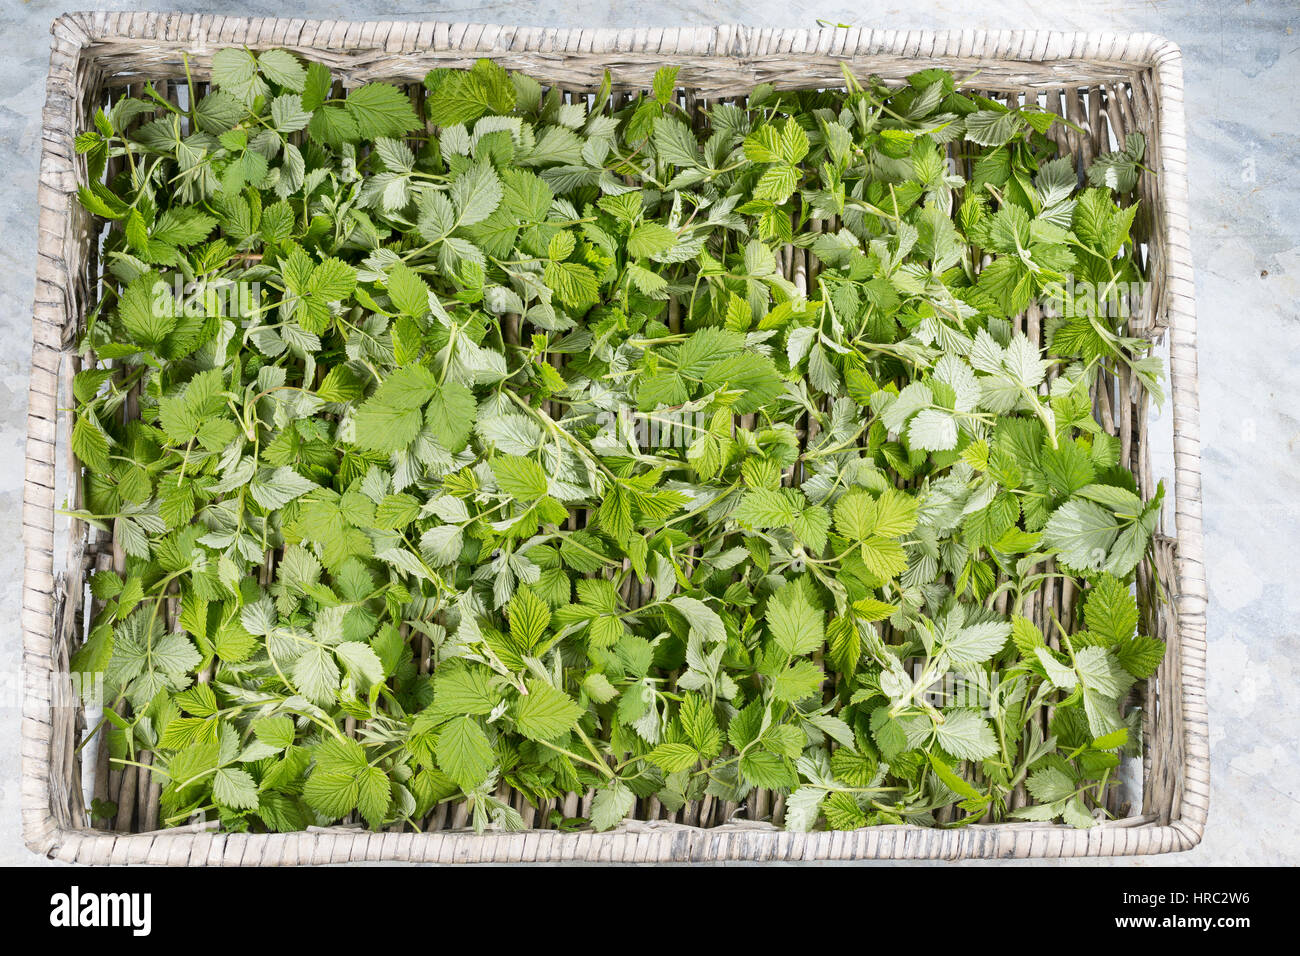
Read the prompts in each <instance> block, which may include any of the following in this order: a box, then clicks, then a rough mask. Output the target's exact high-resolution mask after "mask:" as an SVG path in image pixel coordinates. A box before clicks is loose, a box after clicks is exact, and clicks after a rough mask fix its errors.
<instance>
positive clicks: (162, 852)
mask: <svg viewBox="0 0 1300 956" xmlns="http://www.w3.org/2000/svg"><path fill="white" fill-rule="evenodd" d="M53 34H54V49H53V54H52V57H51V61H50V75H49V82H48V93H47V95H48V100H47V104H46V108H45V117H44V123H45V125H44V152H43V155H42V160H41V167H40V191H39V202H40V234H39V261H38V265H37V285H36V302H35V312H34V319H33V338H34V343H33V351H32V377H31V394H30V402H31V404H30V409H29V413H28V437H27V471H26V485H25V494H24V510H23V542H24V547H25V550H26V571H25V576H24V580H23V618H22V624H23V643H24V667H25V673H26V687H27V696H26V701H25V706H24V712H23V722H22V751H23V784H22V786H23V829H24V835H25V838H26V841H27V844H28V845H29V846H30V847H31V848H32V850H34V851H35V852H38V853H42V854H46V855H48V856H51V857H55V858H58V859H61V860H67V861H76V862H82V863H123V862H142V863H169V864H202V863H222V864H240V863H242V864H296V863H340V862H347V861H361V860H394V861H412V862H480V861H502V862H511V861H514V862H517V861H564V860H586V861H598V862H641V861H713V860H727V859H750V860H809V859H866V858H925V857H931V858H942V859H954V858H960V857H1033V856H1083V855H1091V856H1115V855H1125V854H1136V853H1163V852H1169V851H1176V850H1185V849H1188V848H1190V847H1192V846H1194V845H1196V843H1197V842H1198V841H1199V839H1200V836H1201V832H1202V830H1203V828H1204V825H1205V819H1206V812H1207V801H1208V795H1209V750H1208V741H1207V718H1206V708H1205V604H1206V596H1205V579H1204V565H1203V561H1202V540H1201V502H1200V497H1201V480H1200V436H1199V425H1198V413H1197V399H1196V374H1197V373H1196V325H1195V314H1194V311H1193V300H1192V289H1193V286H1192V268H1191V257H1190V250H1189V239H1188V220H1187V179H1186V141H1185V138H1184V120H1183V92H1182V72H1181V56H1180V54H1179V51H1178V49H1177V48H1176V47H1175V46H1173V45H1172V44H1170V43H1168V42H1166V41H1164V40H1163V39H1161V38H1159V37H1153V36H1149V35H1119V34H1070V33H1046V32H1002V33H981V32H963V33H926V32H909V33H896V32H891V31H875V30H859V29H839V30H812V31H808V30H770V29H753V28H747V27H734V26H720V27H711V28H686V29H626V30H555V29H539V28H523V27H519V28H515V27H502V26H482V25H464V24H446V23H416V22H389V21H384V22H375V21H371V22H342V21H313V20H287V19H241V18H233V17H221V16H199V15H180V14H148V13H135V14H116V13H95V14H74V15H70V16H65V17H63V18H61V19H59V20H58V21H56V22H55V24H54V26H53ZM245 45H246V46H248V47H251V48H254V49H259V48H268V47H283V48H286V49H289V50H292V51H294V52H297V53H299V54H301V55H303V56H305V57H310V58H313V59H317V60H321V61H323V62H324V63H326V64H327V65H328V66H329V67H330V68H331V69H332V70H333V71H334V73H335V75H336V76H341V77H343V78H344V81H345V84H346V85H348V86H354V85H356V84H359V83H362V82H367V81H371V80H389V81H393V82H398V83H411V82H418V81H419V79H420V78H421V77H423V75H424V74H425V73H426V72H427V71H428V70H429V69H431V68H432V67H434V66H469V65H471V64H472V62H473V61H474V60H475V59H476V58H478V57H481V56H489V57H492V58H493V59H495V60H497V61H498V62H500V63H501V64H502V65H503V66H505V67H507V68H508V69H513V70H523V71H526V72H528V73H530V74H532V75H533V76H535V77H537V78H538V79H539V80H541V81H542V82H543V83H544V84H550V85H554V86H559V87H561V88H563V89H565V90H571V91H575V92H580V91H585V90H590V89H593V88H595V87H596V86H597V85H598V84H599V82H600V79H601V77H602V75H603V73H604V71H605V70H606V69H608V70H609V71H610V72H611V74H612V76H613V79H614V83H615V87H616V89H621V90H623V91H628V90H635V89H638V88H644V87H648V86H649V83H650V79H651V77H652V76H653V74H654V71H655V69H656V68H658V67H659V66H662V65H665V64H670V65H680V66H681V67H682V70H681V73H680V75H679V82H680V84H681V86H682V90H681V95H682V97H683V103H684V105H685V106H686V108H687V109H689V110H699V109H703V108H705V107H706V106H707V104H708V103H709V101H711V100H716V99H719V98H725V99H734V98H739V97H743V96H745V95H746V94H747V93H748V91H749V90H751V89H752V88H753V87H754V86H755V85H756V84H758V83H760V82H771V83H774V84H776V85H777V86H779V87H817V86H837V85H839V84H840V83H841V64H847V65H848V66H849V68H850V69H852V70H853V71H854V73H856V74H857V75H859V76H865V75H867V74H869V73H876V74H879V75H880V76H882V77H884V78H885V79H886V80H891V79H894V80H896V79H899V78H901V77H904V76H906V75H908V74H909V73H913V72H915V71H917V70H920V69H923V68H926V67H930V66H939V67H944V68H947V69H949V70H952V71H954V72H955V73H956V74H957V75H958V76H959V77H962V76H971V75H975V79H974V80H973V81H972V83H971V86H972V87H973V88H974V89H976V90H978V91H979V92H981V93H984V94H985V95H989V96H997V97H999V98H1002V99H1003V100H1004V101H1006V102H1008V103H1011V104H1016V103H1019V102H1021V101H1022V98H1023V100H1024V101H1028V102H1033V103H1038V104H1041V105H1043V106H1044V107H1045V108H1047V109H1049V110H1051V111H1053V112H1056V113H1060V114H1062V115H1064V116H1066V117H1067V118H1068V119H1070V120H1071V121H1072V122H1073V123H1074V124H1076V125H1077V126H1078V127H1080V128H1082V130H1083V131H1084V132H1083V133H1078V132H1075V131H1073V130H1070V129H1068V128H1066V127H1065V126H1063V125H1060V124H1058V125H1057V126H1056V127H1054V129H1055V130H1057V131H1058V132H1057V133H1056V134H1055V135H1057V136H1058V137H1059V139H1058V142H1059V144H1060V146H1061V148H1062V150H1063V152H1064V153H1065V154H1069V155H1072V156H1074V158H1075V160H1076V163H1081V164H1083V165H1086V164H1087V163H1089V162H1091V160H1092V159H1093V158H1095V157H1096V156H1097V155H1098V154H1099V153H1101V152H1104V151H1106V150H1108V149H1111V148H1113V144H1114V143H1116V142H1120V141H1122V139H1123V136H1124V134H1125V133H1127V132H1130V131H1134V130H1137V131H1140V132H1142V133H1143V134H1144V135H1145V136H1146V141H1147V144H1148V145H1147V149H1148V152H1147V159H1146V162H1147V164H1148V165H1149V166H1150V167H1151V168H1152V169H1153V170H1154V171H1155V174H1154V175H1152V174H1147V175H1144V176H1143V177H1142V180H1141V185H1140V187H1139V190H1138V198H1140V199H1141V201H1142V215H1141V216H1140V217H1139V223H1140V225H1139V229H1140V232H1141V235H1142V238H1143V240H1144V254H1145V266H1146V271H1147V273H1148V278H1149V281H1150V289H1149V294H1148V295H1147V296H1146V297H1145V302H1146V305H1145V306H1144V309H1143V311H1142V312H1141V313H1140V314H1139V315H1137V316H1135V317H1134V318H1133V319H1132V320H1131V322H1130V331H1131V332H1132V333H1133V334H1135V335H1144V336H1147V337H1149V338H1151V339H1153V340H1155V341H1160V340H1163V339H1167V346H1168V354H1169V362H1170V372H1171V386H1172V387H1171V392H1172V398H1171V400H1172V419H1173V429H1174V445H1173V448H1174V460H1175V495H1174V498H1175V507H1174V512H1175V525H1176V539H1175V538H1174V537H1171V536H1169V535H1168V534H1166V533H1165V531H1164V529H1161V531H1160V532H1158V533H1157V536H1156V543H1155V549H1154V555H1153V557H1152V559H1151V560H1149V561H1147V562H1145V563H1144V564H1143V565H1142V566H1141V567H1140V569H1139V574H1138V585H1137V586H1138V596H1139V601H1140V602H1141V604H1142V606H1143V609H1144V621H1145V627H1146V630H1147V632H1148V633H1150V634H1152V635H1154V636H1156V637H1159V638H1161V639H1163V640H1164V641H1166V642H1167V644H1168V652H1167V654H1166V656H1165V660H1164V664H1163V665H1162V667H1161V669H1160V671H1159V673H1158V674H1157V675H1156V676H1155V677H1154V678H1152V680H1150V681H1149V682H1147V684H1146V686H1145V687H1144V688H1139V692H1140V701H1139V702H1140V703H1141V704H1142V706H1143V707H1144V712H1145V728H1144V731H1145V732H1144V737H1145V745H1146V749H1145V755H1144V759H1143V762H1142V769H1143V786H1142V798H1141V805H1140V806H1137V807H1133V808H1131V809H1129V811H1128V814H1129V815H1127V816H1124V817H1122V818H1120V819H1118V820H1116V821H1113V822H1108V823H1104V824H1101V825H1098V826H1096V827H1094V828H1092V829H1089V830H1075V829H1072V828H1069V827H1063V826H1056V825H1050V824H1037V823H1013V824H990V825H974V826H969V827H966V828H964V829H956V830H943V829H928V828H922V827H912V826H887V827H874V828H865V829H861V830H856V831H851V832H819V833H806V834H804V833H786V832H784V831H782V830H779V829H777V828H775V827H773V826H772V825H771V824H770V823H767V822H750V821H747V820H745V819H744V816H745V812H746V808H743V807H741V808H737V807H734V806H726V805H723V804H721V803H717V802H714V801H712V800H711V799H709V798H706V799H705V800H704V801H702V802H701V803H699V804H694V805H691V806H688V807H687V808H684V809H683V810H682V811H679V812H678V813H676V814H672V815H669V814H666V813H665V812H664V810H663V808H662V807H660V806H659V805H658V804H657V803H655V802H654V801H653V800H647V801H642V802H641V803H640V804H638V807H637V810H636V813H635V816H637V817H639V818H640V819H638V820H633V821H629V822H627V823H625V824H624V825H623V826H622V827H620V828H619V829H617V830H614V831H611V832H608V833H599V834H597V833H591V832H578V833H573V832H561V831H557V830H553V829H532V830H528V831H525V832H521V833H513V834H495V833H489V834H486V835H482V836H480V835H476V834H474V833H473V832H469V831H466V830H464V829H463V826H464V819H463V812H462V813H461V814H460V815H459V816H458V815H456V814H455V813H451V814H448V813H447V811H446V810H445V809H444V810H443V811H441V812H440V813H438V814H435V815H434V816H433V817H432V818H431V819H430V820H427V821H425V824H426V825H425V826H424V827H423V828H422V829H423V832H420V833H415V832H411V831H409V830H408V831H406V832H398V831H393V832H380V833H372V832H369V831H365V830H361V829H357V828H351V827H332V828H329V829H317V830H311V831H308V832H304V833H298V834H224V833H220V832H217V831H216V830H215V829H214V828H213V827H211V826H208V827H189V828H180V829H172V830H165V831H159V830H157V829H156V828H157V826H158V822H157V821H158V813H157V797H158V785H157V784H156V783H154V782H151V780H150V779H149V775H148V774H147V773H146V772H143V771H141V770H139V769H138V768H135V767H128V768H126V770H124V771H123V770H116V769H112V770H110V764H109V762H108V758H107V754H106V752H104V751H105V750H106V748H99V749H100V752H99V756H98V758H93V757H92V758H91V759H98V765H97V773H96V774H95V777H96V789H95V795H96V796H98V797H100V798H101V799H104V800H112V801H114V802H116V803H117V804H118V813H117V816H116V818H115V819H113V820H111V821H108V823H107V827H108V829H92V828H91V827H90V821H89V819H88V816H87V812H86V809H85V805H84V804H85V801H84V798H83V794H82V784H81V778H82V774H81V759H82V758H81V754H80V753H78V751H77V745H78V744H79V743H80V741H81V739H82V735H83V734H84V733H85V730H86V725H85V718H84V714H83V713H82V712H81V710H80V708H79V707H77V706H70V705H69V704H68V694H67V685H68V684H70V679H69V676H68V670H69V656H70V654H71V653H72V651H74V650H75V648H76V646H77V641H78V640H79V636H80V635H81V634H82V633H83V627H84V625H85V622H86V619H87V617H88V615H90V614H91V613H93V611H94V607H93V606H87V604H86V601H85V600H84V598H83V594H84V592H85V580H86V576H87V573H88V572H89V571H90V570H93V569H94V568H96V567H110V566H112V560H113V555H112V543H111V541H107V540H105V538H106V536H104V535H102V534H98V533H97V532H93V531H91V530H90V529H89V528H88V527H87V526H86V525H85V524H83V523H81V522H77V521H73V522H71V523H70V528H68V530H67V533H66V536H65V534H64V532H63V530H62V525H60V533H59V535H58V537H59V540H57V541H56V534H55V528H56V524H55V509H56V507H60V506H61V505H62V503H63V501H64V499H65V498H66V497H70V498H71V503H72V504H73V506H75V505H76V504H77V503H78V502H77V494H78V492H77V485H78V483H77V482H76V481H69V480H68V477H69V476H74V477H75V475H76V469H77V467H78V465H77V463H76V462H75V461H74V460H73V458H72V455H71V452H70V451H69V444H70V442H69V429H70V420H69V416H67V415H66V414H65V413H63V412H61V411H60V410H66V409H68V408H70V407H71V406H72V404H73V401H72V398H71V388H70V382H71V377H72V375H73V373H75V372H76V371H77V369H78V368H79V367H80V366H79V360H78V358H77V357H76V355H75V354H74V350H73V348H72V347H71V343H73V342H74V341H75V339H76V335H77V332H78V329H79V326H80V323H81V322H82V320H83V317H84V315H85V313H86V311H87V309H88V308H90V307H91V306H92V305H93V303H94V301H95V289H96V286H97V282H98V280H97V270H98V262H97V258H96V250H97V241H96V240H97V237H98V227H97V225H96V224H95V223H94V222H93V221H92V219H91V217H90V216H89V215H88V214H87V213H86V212H84V211H83V210H82V209H81V208H80V206H79V205H78V204H77V202H76V198H75V189H76V184H77V178H78V175H79V173H81V172H84V169H83V168H82V166H81V163H80V160H79V159H78V158H77V157H76V155H75V153H74V151H73V137H74V136H75V134H76V132H77V130H78V129H80V128H85V127H86V126H87V124H88V121H89V117H90V115H91V113H92V112H93V110H94V109H95V108H96V107H97V106H98V105H100V104H102V103H103V102H104V101H105V100H106V98H108V97H111V96H114V95H121V93H122V92H123V91H124V90H127V91H129V90H130V88H131V87H132V85H133V84H136V85H137V88H138V84H139V83H141V82H143V81H144V80H146V79H149V80H154V81H161V86H162V88H163V89H164V90H170V91H174V90H175V88H176V85H175V82H174V81H175V80H176V79H177V78H178V77H183V75H184V73H183V61H182V54H188V55H189V58H190V61H191V63H192V65H193V68H194V76H195V78H196V79H200V80H201V79H202V78H203V77H204V76H205V75H206V71H207V69H208V67H209V65H210V58H211V54H212V52H213V51H214V50H217V49H219V48H221V47H224V46H245ZM781 261H782V263H783V265H784V266H785V268H786V270H787V275H789V276H790V277H791V278H792V279H794V280H796V281H799V280H800V279H803V280H805V281H806V276H807V270H808V269H809V267H810V265H812V266H813V267H814V268H815V263H810V261H809V257H808V254H807V253H805V252H803V251H800V250H790V249H787V250H785V252H784V254H783V255H782V257H781ZM1042 326H1043V323H1042V321H1041V316H1040V315H1039V314H1038V313H1037V312H1036V311H1031V312H1030V313H1029V314H1027V315H1025V316H1022V317H1021V318H1020V319H1019V328H1021V329H1023V330H1024V331H1025V332H1026V333H1027V334H1028V335H1029V336H1030V337H1031V338H1033V339H1034V340H1036V341H1041V338H1042ZM1095 402H1096V411H1097V418H1098V420H1099V421H1100V422H1101V423H1102V425H1103V427H1105V428H1106V429H1108V430H1109V431H1111V432H1112V433H1113V434H1115V435H1117V436H1118V437H1119V439H1120V442H1121V455H1122V458H1121V460H1122V461H1123V462H1124V463H1125V464H1126V465H1128V466H1129V467H1130V468H1131V469H1132V470H1133V472H1134V473H1135V474H1136V475H1137V476H1138V481H1139V485H1140V487H1141V490H1142V492H1143V496H1144V497H1150V496H1151V494H1152V493H1153V492H1154V489H1155V481H1154V479H1153V477H1152V469H1151V460H1150V442H1149V441H1148V435H1147V424H1148V420H1149V411H1148V404H1149V403H1148V398H1147V395H1146V393H1145V391H1144V390H1143V388H1142V386H1141V384H1140V383H1139V382H1138V381H1137V380H1136V379H1135V378H1133V377H1131V376H1129V375H1127V374H1121V375H1119V376H1118V377H1117V378H1112V377H1110V376H1108V375H1102V376H1100V377H1099V381H1098V386H1097V389H1096V393H1095ZM65 485H66V486H67V487H66V489H65ZM56 489H57V491H56ZM1161 595H1167V598H1168V600H1161V599H1160V596H1161ZM1076 598H1077V593H1076V592H1075V591H1074V589H1073V587H1072V586H1071V585H1070V584H1068V583H1066V584H1064V585H1062V583H1061V582H1059V581H1058V582H1056V583H1055V584H1054V587H1053V588H1050V589H1046V590H1044V591H1042V592H1041V593H1040V594H1039V595H1037V596H1036V598H1035V601H1034V605H1033V607H1032V609H1031V610H1030V611H1029V612H1027V613H1030V614H1031V616H1033V617H1034V618H1035V619H1036V620H1037V621H1038V622H1039V623H1040V624H1043V623H1046V622H1047V621H1049V620H1050V617H1051V614H1052V613H1053V612H1056V613H1058V614H1060V615H1061V616H1064V614H1065V613H1068V612H1069V610H1070V609H1071V608H1072V607H1073V602H1074V601H1075V599H1076ZM1045 629H1046V628H1045ZM97 746H98V739H97V740H96V742H95V743H94V744H92V746H91V747H90V748H87V749H88V750H89V749H94V748H97ZM145 759H146V760H147V759H148V757H147V755H146V756H145ZM588 800H589V798H584V797H582V796H581V795H577V794H572V795H570V796H569V797H568V799H566V800H561V801H559V802H558V807H559V809H562V810H563V811H564V812H565V813H566V815H572V814H574V813H578V812H582V811H583V810H584V809H585V807H586V805H587V801H588ZM753 802H754V803H755V804H759V803H760V800H758V799H755V800H754V801H753ZM761 802H762V803H763V804H764V805H762V806H759V805H755V806H753V807H750V808H748V812H749V813H750V815H751V816H753V817H756V818H767V817H777V818H779V815H780V812H781V798H780V797H777V798H775V799H774V800H772V801H771V802H770V803H769V802H768V801H767V800H766V799H763V800H762V801H761ZM516 805H517V806H519V808H520V809H521V811H523V813H524V815H525V820H527V821H529V823H530V824H535V823H540V822H541V821H544V820H546V819H547V815H546V814H545V813H543V812H541V811H534V809H533V808H531V807H528V806H526V805H522V804H518V803H517V804H516ZM543 809H546V808H545V807H544V808H543ZM137 831H146V832H137Z"/></svg>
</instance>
